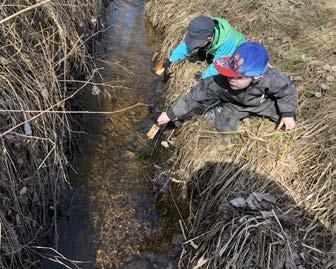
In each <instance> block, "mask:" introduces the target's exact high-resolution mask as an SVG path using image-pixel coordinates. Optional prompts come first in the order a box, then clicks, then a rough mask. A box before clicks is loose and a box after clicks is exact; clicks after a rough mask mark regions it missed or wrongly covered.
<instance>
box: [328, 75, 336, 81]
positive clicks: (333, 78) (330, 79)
mask: <svg viewBox="0 0 336 269" xmlns="http://www.w3.org/2000/svg"><path fill="white" fill-rule="evenodd" d="M327 81H328V82H333V81H335V77H334V76H327Z"/></svg>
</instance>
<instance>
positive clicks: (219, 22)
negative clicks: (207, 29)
mask: <svg viewBox="0 0 336 269" xmlns="http://www.w3.org/2000/svg"><path fill="white" fill-rule="evenodd" d="M211 19H212V20H213V21H214V22H215V25H216V26H215V33H214V40H213V42H212V43H211V46H210V48H208V49H207V51H206V53H207V54H211V55H213V56H214V59H213V61H215V60H217V59H219V58H222V57H230V56H231V55H232V54H233V52H234V51H235V49H236V48H237V47H238V46H239V45H241V44H242V43H244V42H245V41H246V38H245V36H244V35H243V34H242V33H241V32H239V31H237V30H235V29H234V28H232V26H231V25H230V24H229V22H228V21H227V20H225V19H222V18H217V17H212V18H211ZM193 52H195V51H192V50H189V49H188V47H187V45H186V44H185V42H181V43H180V44H179V45H178V46H177V47H176V48H175V49H174V50H173V52H172V53H171V55H170V57H169V60H170V61H171V62H172V63H176V62H178V61H181V60H183V59H185V58H186V57H187V56H189V55H191V54H192V53H193ZM215 75H218V71H217V70H216V68H215V66H214V64H213V63H212V64H211V65H210V66H209V67H208V68H207V69H206V70H205V71H204V72H203V73H202V78H203V79H204V78H207V77H211V76H215Z"/></svg>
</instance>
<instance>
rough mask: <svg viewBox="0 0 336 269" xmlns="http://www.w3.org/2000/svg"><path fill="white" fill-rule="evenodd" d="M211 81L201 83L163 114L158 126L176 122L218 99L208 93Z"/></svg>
mask: <svg viewBox="0 0 336 269" xmlns="http://www.w3.org/2000/svg"><path fill="white" fill-rule="evenodd" d="M209 80H212V79H206V80H201V81H199V82H198V83H197V84H196V85H195V86H194V87H193V88H192V89H191V91H190V92H189V93H188V94H186V95H185V96H183V97H181V98H180V99H178V100H177V101H176V102H175V103H174V104H172V105H171V107H170V108H169V109H168V111H167V112H162V113H161V115H160V116H159V118H158V120H157V122H158V124H159V125H163V124H166V123H168V122H169V121H176V120H178V119H179V118H181V117H183V116H185V115H187V114H188V113H190V112H191V111H192V110H193V109H195V108H197V107H199V106H200V105H202V104H203V103H205V102H206V101H209V100H211V99H216V97H215V96H214V95H213V94H212V93H211V92H209V91H207V85H208V84H209V82H210V81H209Z"/></svg>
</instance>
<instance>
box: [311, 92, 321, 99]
mask: <svg viewBox="0 0 336 269" xmlns="http://www.w3.org/2000/svg"><path fill="white" fill-rule="evenodd" d="M313 94H314V96H315V97H316V98H321V97H322V93H321V92H314V93H313Z"/></svg>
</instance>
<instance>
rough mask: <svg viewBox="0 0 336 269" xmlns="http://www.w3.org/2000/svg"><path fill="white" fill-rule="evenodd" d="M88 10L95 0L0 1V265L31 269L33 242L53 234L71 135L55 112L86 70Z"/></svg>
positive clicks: (69, 124)
mask: <svg viewBox="0 0 336 269" xmlns="http://www.w3.org/2000/svg"><path fill="white" fill-rule="evenodd" d="M95 13H96V2H95V1H77V0H71V1H62V0H57V1H43V2H38V1H19V0H16V1H4V2H3V3H2V4H1V6H0V32H1V34H0V36H1V38H0V47H1V50H0V77H1V79H0V88H1V93H0V131H1V134H0V144H1V150H0V166H1V170H0V204H1V206H0V267H1V268H31V267H32V266H34V265H35V263H36V259H35V258H34V254H36V253H37V252H38V248H36V247H35V246H38V245H40V244H41V245H43V244H44V239H45V238H46V237H48V238H50V236H51V237H52V238H54V239H55V240H57V217H58V213H57V207H58V200H59V196H60V190H62V189H64V187H65V182H66V181H67V172H66V169H67V165H68V159H67V156H69V155H68V153H70V152H69V150H70V148H69V147H68V146H69V144H70V141H71V137H72V135H73V120H72V119H71V117H69V116H68V115H67V114H65V113H62V112H64V111H66V110H68V109H69V101H70V100H71V98H72V97H73V96H74V94H75V93H76V90H75V89H74V88H73V87H72V86H73V80H76V79H77V80H83V79H85V78H86V77H88V76H89V75H90V74H91V71H90V66H89V65H88V62H89V61H88V58H87V56H88V52H87V48H86V45H85V44H84V41H87V40H88V37H89V36H90V35H92V34H93V33H94V32H95V24H93V23H92V22H91V18H92V16H94V15H95ZM83 85H84V83H79V86H80V87H81V86H83ZM32 110H34V111H38V112H31V111H32ZM18 111H24V112H18Z"/></svg>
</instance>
